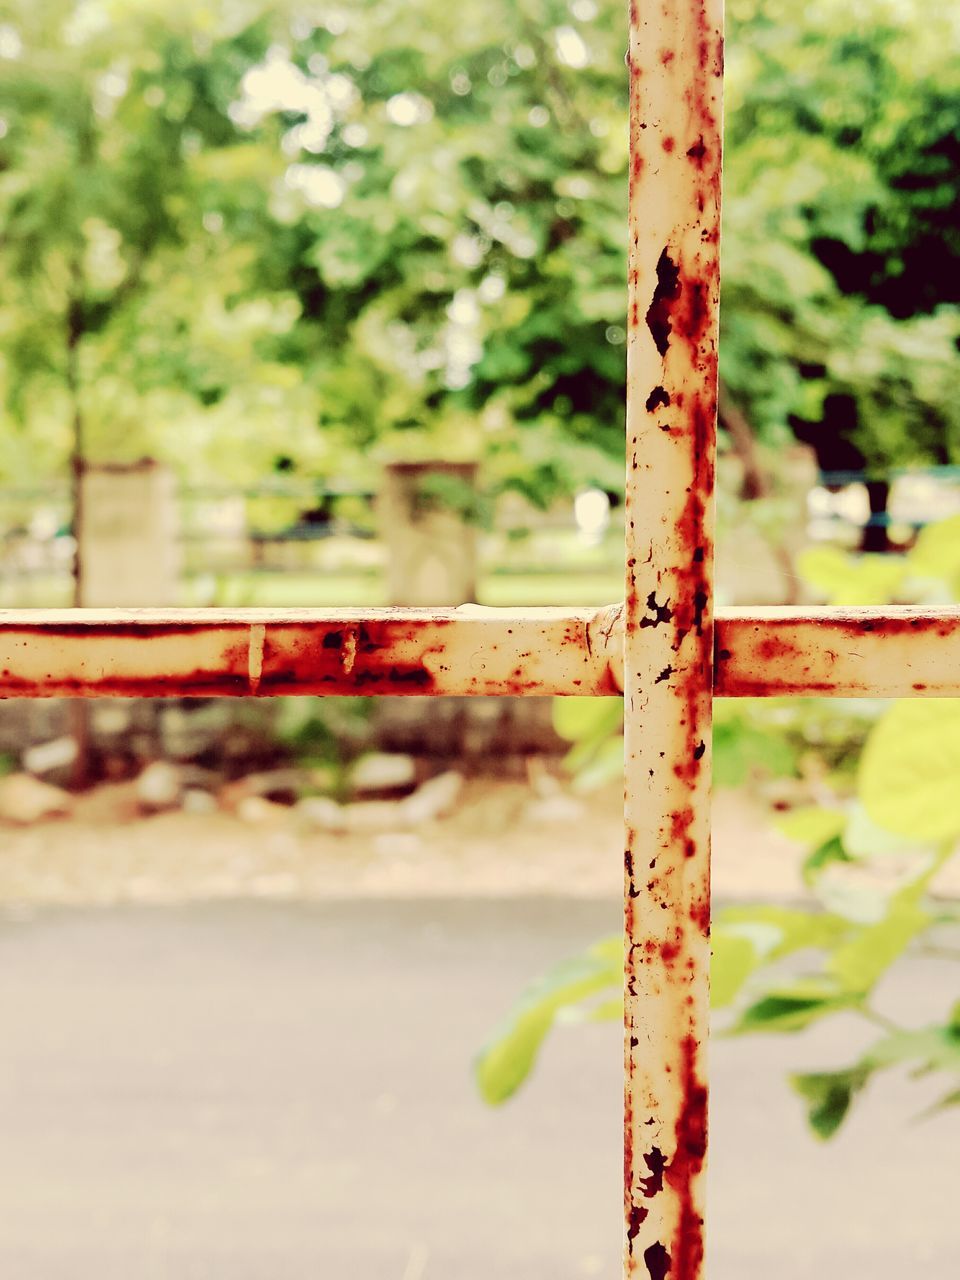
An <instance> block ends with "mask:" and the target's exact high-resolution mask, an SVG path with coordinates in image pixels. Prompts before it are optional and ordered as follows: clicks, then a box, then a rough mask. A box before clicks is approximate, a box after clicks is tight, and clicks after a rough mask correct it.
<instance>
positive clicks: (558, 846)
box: [0, 779, 960, 906]
mask: <svg viewBox="0 0 960 1280" xmlns="http://www.w3.org/2000/svg"><path fill="white" fill-rule="evenodd" d="M561 799H562V800H563V799H564V798H563V797H561ZM621 822H622V819H621V796H620V787H619V785H618V784H614V785H612V786H610V787H608V788H606V789H605V790H603V791H599V792H595V793H593V794H591V795H587V796H577V797H570V803H569V804H568V805H567V807H566V808H564V807H563V805H561V806H560V807H559V811H558V812H554V813H553V814H552V815H550V814H547V815H545V814H544V812H543V810H542V807H541V808H538V800H537V796H536V795H535V793H534V792H533V791H532V790H531V788H530V787H529V786H528V785H527V784H526V783H524V782H513V781H499V780H498V781H495V780H488V779H487V780H485V779H476V780H471V781H468V782H467V784H466V786H465V788H464V791H463V794H462V797H461V800H460V802H459V804H458V806H457V808H456V811H455V812H454V813H453V814H451V815H450V816H449V817H447V818H443V819H439V820H437V821H434V822H432V823H428V824H425V825H423V826H421V827H420V828H419V829H417V830H415V831H409V830H397V831H390V830H384V831H380V832H375V833H373V832H371V833H366V832H364V833H359V832H358V833H351V834H330V833H327V832H318V831H316V830H312V829H310V828H309V827H308V826H306V825H305V824H304V823H303V821H302V820H301V819H300V818H299V817H298V814H297V812H296V811H295V810H293V809H290V810H283V809H279V808H278V807H274V806H271V807H270V816H269V819H268V820H264V821H261V822H258V823H250V822H244V821H241V819H240V818H238V817H237V816H235V815H234V814H231V813H226V812H221V811H216V812H212V813H186V812H181V811H177V812H171V813H163V814H158V815H156V816H152V817H142V816H138V814H137V810H136V802H135V798H134V793H133V788H132V785H131V784H125V783H121V784H115V785H110V786H103V787H100V788H98V789H97V790H96V791H94V792H91V793H90V794H89V795H87V796H83V797H80V798H79V799H78V801H77V803H76V807H75V811H74V815H73V816H72V817H71V818H70V819H60V820H54V821H47V822H42V823H37V824H36V825H33V826H30V827H25V828H16V827H9V826H8V827H5V828H3V830H2V831H0V903H3V904H6V905H8V906H12V905H15V904H17V903H21V904H44V903H46V904H71V905H108V904H112V903H120V902H144V903H149V902H154V903H156V902H190V901H204V900H216V899H224V898H257V899H274V900H279V901H284V900H295V899H300V900H305V901H323V900H328V899H336V898H354V897H377V898H390V897H397V898H414V897H433V896H436V897H449V896H458V897H469V896H490V897H516V896H518V895H535V894H539V895H542V894H545V893H546V894H553V895H559V896H565V897H566V896H569V897H580V898H593V899H597V898H606V897H615V896H618V895H619V894H620V892H621V849H622V843H621V839H622V835H621ZM713 824H714V836H713V848H714V859H713V863H714V893H715V896H716V897H717V898H718V899H727V900H729V899H737V900H745V899H753V898H758V899H760V898H768V899H773V900H784V899H789V898H795V897H798V896H803V894H804V892H805V891H804V888H803V884H802V880H801V877H800V873H799V863H800V860H801V857H802V852H803V851H802V850H801V849H799V848H798V847H797V846H796V845H795V844H793V843H792V842H791V841H789V840H787V839H785V838H784V837H783V836H781V835H780V834H779V833H778V832H777V831H776V830H774V829H773V828H772V827H771V825H770V819H769V812H768V810H767V809H766V808H765V807H764V805H763V804H762V802H761V801H760V800H758V799H756V798H752V797H751V796H750V795H749V794H747V793H744V792H730V791H719V792H718V793H717V795H716V796H715V799H714V807H713ZM953 879H954V880H956V879H957V877H956V875H954V876H953ZM942 887H943V888H945V890H946V891H948V892H957V891H960V884H951V883H947V884H945V885H944V886H942Z"/></svg>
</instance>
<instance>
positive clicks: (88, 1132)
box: [0, 900, 960, 1280]
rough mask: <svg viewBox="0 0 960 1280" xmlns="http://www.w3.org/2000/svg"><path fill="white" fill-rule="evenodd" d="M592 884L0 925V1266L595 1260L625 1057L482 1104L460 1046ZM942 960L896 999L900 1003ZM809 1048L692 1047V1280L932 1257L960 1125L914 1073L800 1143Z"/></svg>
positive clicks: (40, 1279) (940, 989)
mask: <svg viewBox="0 0 960 1280" xmlns="http://www.w3.org/2000/svg"><path fill="white" fill-rule="evenodd" d="M617 912H618V908H617V906H616V904H613V903H611V904H610V905H609V906H607V905H604V904H596V903H595V904H588V903H576V902H561V901H545V900H531V901H523V902H519V901H509V902H502V903H491V902H478V901H471V902H466V901H464V902H446V903H443V902H429V903H424V902H405V903H398V902H390V903H380V902H376V903H360V902H350V903H345V904H342V905H324V906H309V907H307V906H303V907H291V906H279V905H256V904H235V905H216V906H193V907H189V908H176V909H174V908H157V909H150V908H122V909H116V910H105V911H73V912H66V911H63V912H53V911H50V912H44V913H41V914H39V915H35V916H32V917H29V918H26V919H22V920H12V919H6V920H4V921H3V922H0V1018H2V1026H3V1050H2V1054H0V1126H2V1128H0V1141H2V1156H0V1276H2V1277H10V1278H11V1280H582V1278H584V1277H601V1278H602V1280H616V1277H617V1276H618V1274H619V1264H618V1254H619V1234H620V1225H619V1197H620V1192H619V1176H620V1172H619V1165H620V1150H619V1141H620V1138H619V1089H620V1066H619V1059H620V1050H619V1041H618V1035H617V1032H616V1030H615V1029H614V1028H613V1027H609V1026H605V1027H597V1028H591V1029H589V1030H583V1029H578V1030H577V1031H570V1032H565V1033H563V1034H562V1035H561V1036H560V1037H559V1038H558V1039H557V1040H556V1041H555V1043H554V1044H553V1045H552V1046H551V1048H550V1051H549V1053H548V1055H547V1058H546V1060H545V1061H544V1063H543V1065H542V1068H541V1070H540V1071H539V1073H538V1077H537V1080H536V1084H535V1086H534V1087H532V1088H531V1089H529V1090H528V1091H527V1092H526V1093H525V1094H524V1095H522V1096H521V1097H520V1098H519V1099H518V1100H517V1101H516V1102H515V1103H514V1104H512V1105H510V1106H509V1107H507V1108H505V1109H502V1110H500V1111H496V1112H492V1111H489V1110H487V1109H485V1108H484V1107H483V1106H482V1105H481V1104H480V1103H479V1102H478V1101H477V1100H476V1098H475V1096H474V1094H473V1092H472V1087H471V1083H470V1078H469V1074H468V1064H469V1060H470V1057H471V1055H472V1053H473V1051H474V1049H475V1048H476V1046H477V1045H478V1044H479V1043H480V1042H481V1041H482V1039H483V1037H484V1035H485V1033H486V1031H487V1029H488V1028H489V1027H490V1025H491V1023H492V1022H494V1021H495V1020H496V1018H497V1016H498V1014H499V1013H500V1011H501V1010H502V1009H503V1007H504V1006H505V1004H506V1003H507V1002H508V1001H509V999H510V997H511V995H512V994H513V993H514V992H515V991H516V990H517V989H518V987H519V986H520V985H522V983H523V982H524V981H525V980H526V979H527V978H528V977H529V976H530V975H531V974H533V973H536V972H537V971H538V970H540V969H542V968H543V967H544V966H545V965H547V964H549V963H551V962H552V961H553V960H554V959H556V958H558V957H560V956H562V955H563V954H565V953H566V952H568V951H569V950H571V949H572V948H573V947H576V946H578V945H580V944H581V943H584V942H586V941H588V940H590V939H591V938H593V937H594V936H596V935H597V934H598V933H600V932H602V931H605V930H608V929H615V928H616V927H617ZM952 976H953V975H952V974H951V970H950V968H949V966H947V965H945V964H942V963H932V962H931V963H929V964H926V963H924V965H923V966H920V965H919V964H918V965H915V966H914V967H913V969H912V971H911V972H909V973H907V974H906V975H905V976H904V978H902V979H898V981H897V983H896V985H895V986H894V987H892V988H891V989H890V991H889V992H888V1000H889V1003H890V1005H891V1007H892V1008H899V1009H901V1010H903V1009H904V1008H906V1009H909V1010H911V1011H912V1014H913V1015H914V1016H915V1017H916V1018H917V1020H918V1021H921V1020H922V1019H923V1018H924V1017H925V1016H927V1014H928V1013H929V1014H931V1015H933V1014H935V1013H937V1012H938V1011H939V1010H941V1009H942V1008H943V1007H944V1006H945V1005H947V1004H948V1003H949V1001H950V998H951V991H950V981H951V978H952ZM849 1032H850V1029H849V1028H844V1027H842V1026H841V1027H839V1028H838V1029H837V1030H836V1031H832V1032H829V1033H828V1034H826V1035H820V1037H819V1041H818V1040H817V1039H816V1038H814V1039H812V1040H811V1039H809V1038H807V1039H804V1040H801V1041H795V1040H794V1041H786V1042H785V1041H778V1040H774V1039H771V1040H750V1041H746V1040H745V1041H742V1042H736V1043H733V1042H722V1043H718V1044H717V1045H716V1047H715V1049H714V1053H713V1079H714V1115H713V1135H714V1138H713V1172H712V1186H711V1193H712V1199H711V1215H712V1216H711V1224H712V1225H711V1234H710V1258H711V1268H710V1276H711V1278H712V1280H807V1278H808V1277H811V1278H812V1277H818V1280H819V1278H823V1280H835V1278H838V1277H844V1278H847V1277H849V1278H851V1280H859V1278H861V1277H862V1278H863V1280H894V1278H896V1280H903V1277H904V1276H914V1275H922V1276H923V1277H925V1280H931V1278H932V1280H940V1278H941V1277H942V1278H943V1280H947V1277H950V1276H953V1275H955V1274H956V1273H957V1264H956V1256H957V1245H958V1244H960V1224H958V1221H957V1212H956V1202H957V1191H958V1188H960V1173H958V1169H957V1162H956V1152H957V1149H958V1141H957V1140H958V1137H960V1120H958V1118H957V1115H956V1113H954V1116H953V1118H952V1119H949V1120H948V1119H944V1120H942V1121H940V1122H938V1123H936V1124H929V1123H928V1124H925V1125H922V1126H919V1127H918V1126H909V1125H907V1124H906V1123H905V1119H904V1117H905V1115H906V1114H908V1113H909V1112H910V1111H911V1110H912V1109H915V1108H916V1107H917V1106H918V1105H919V1102H920V1099H919V1098H918V1096H917V1095H916V1093H915V1092H914V1089H915V1088H916V1086H910V1085H908V1084H906V1083H905V1082H903V1081H899V1082H898V1081H895V1082H893V1083H892V1084H891V1085H890V1086H888V1087H886V1088H885V1089H884V1090H882V1091H878V1092H877V1093H876V1094H875V1095H874V1096H873V1097H871V1098H870V1099H868V1103H867V1105H866V1106H865V1107H863V1108H862V1109H861V1110H860V1111H859V1112H858V1113H857V1115H856V1116H855V1117H854V1119H853V1122H852V1124H851V1125H850V1127H849V1129H848V1131H847V1132H846V1133H845V1134H844V1135H843V1136H842V1137H841V1139H840V1140H839V1141H838V1142H837V1143H835V1144H834V1145H832V1146H829V1147H820V1146H816V1145H814V1144H813V1143H812V1142H811V1140H810V1139H809V1138H808V1136H807V1134H806V1132H805V1130H804V1127H803V1123H802V1119H801V1116H800V1113H799V1109H798V1108H797V1106H796V1105H795V1102H794V1100H793V1097H792V1095H790V1094H789V1093H788V1092H787V1090H786V1088H785V1086H784V1084H783V1080H782V1075H783V1071H784V1069H785V1068H786V1067H787V1066H796V1065H798V1064H801V1063H803V1064H807V1063H809V1064H811V1065H812V1064H814V1063H817V1062H821V1063H822V1062H824V1061H830V1060H839V1059H840V1058H841V1057H842V1056H844V1054H845V1053H846V1052H847V1051H848V1049H847V1047H846V1046H845V1045H844V1043H843V1036H844V1034H846V1035H847V1038H848V1040H849V1051H852V1049H853V1042H852V1039H850V1034H849Z"/></svg>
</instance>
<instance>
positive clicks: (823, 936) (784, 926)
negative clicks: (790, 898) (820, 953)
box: [717, 905, 851, 960]
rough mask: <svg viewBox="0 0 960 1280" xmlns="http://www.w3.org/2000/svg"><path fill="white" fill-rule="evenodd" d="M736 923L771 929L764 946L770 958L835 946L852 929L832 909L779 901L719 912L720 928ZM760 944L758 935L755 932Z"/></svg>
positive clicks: (742, 927)
mask: <svg viewBox="0 0 960 1280" xmlns="http://www.w3.org/2000/svg"><path fill="white" fill-rule="evenodd" d="M730 926H735V927H736V928H737V929H738V930H742V929H744V928H750V929H753V930H767V931H770V934H772V938H771V940H770V941H768V942H767V943H766V944H765V946H763V947H762V948H759V947H758V949H761V950H762V954H763V955H764V956H765V958H767V959H771V960H777V959H780V958H781V957H782V956H787V955H791V954H793V953H794V952H797V951H804V950H806V949H807V948H812V949H816V950H823V949H826V948H829V947H834V946H836V945H837V943H838V942H840V941H841V940H842V939H844V938H845V937H847V936H848V935H849V934H850V932H851V926H850V924H849V922H848V921H847V920H845V919H843V918H842V917H841V916H837V915H833V914H832V913H831V912H828V911H804V910H802V909H801V908H799V907H779V906H775V905H760V906H744V907H727V908H726V909H725V910H724V911H722V912H721V913H720V915H719V918H718V921H717V927H718V928H728V927H730ZM754 939H755V945H757V940H756V939H757V935H756V934H755V935H754Z"/></svg>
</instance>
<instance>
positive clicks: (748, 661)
mask: <svg viewBox="0 0 960 1280" xmlns="http://www.w3.org/2000/svg"><path fill="white" fill-rule="evenodd" d="M714 690H715V692H716V693H717V694H718V695H722V696H724V697H731V698H750V697H773V696H778V695H779V696H786V695H804V696H809V695H819V696H827V697H837V698H909V697H924V696H926V697H941V698H947V697H957V696H958V695H960V608H958V607H953V608H943V609H923V608H909V607H900V608H897V607H894V606H890V607H886V608H884V609H838V608H833V609H812V610H799V609H749V610H736V611H734V610H724V611H722V612H721V614H720V616H719V617H718V618H717V639H716V670H715V674H714Z"/></svg>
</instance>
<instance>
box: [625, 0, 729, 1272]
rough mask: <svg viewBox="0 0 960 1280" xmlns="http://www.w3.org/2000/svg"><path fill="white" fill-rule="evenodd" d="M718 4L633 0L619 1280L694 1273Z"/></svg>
mask: <svg viewBox="0 0 960 1280" xmlns="http://www.w3.org/2000/svg"><path fill="white" fill-rule="evenodd" d="M722 23H723V9H722V0H656V2H654V0H632V2H631V6H630V46H629V59H628V61H629V66H630V194H629V263H628V266H629V293H628V345H627V508H626V510H627V581H626V619H625V621H626V634H625V638H624V679H625V688H624V698H625V747H626V774H625V805H624V807H625V816H626V840H625V844H626V850H625V864H626V868H625V893H624V899H625V949H626V959H625V969H626V993H625V1001H624V1005H625V1047H624V1059H625V1090H624V1093H625V1116H624V1207H625V1218H626V1248H625V1254H624V1274H625V1276H627V1277H632V1276H642V1277H643V1278H644V1280H668V1278H669V1280H698V1278H699V1277H701V1276H702V1274H703V1254H704V1245H703V1188H704V1180H705V1179H704V1165H705V1160H706V1142H707V1087H706V1079H707V1076H706V1062H705V1055H706V1038H707V1020H708V1003H709V1001H708V995H709V960H710V946H709V932H710V816H709V802H710V726H711V693H712V673H711V664H712V657H713V622H712V604H713V601H712V593H713V583H712V559H713V510H712V509H713V470H714V437H715V424H716V408H717V401H716V376H717V316H718V304H719V284H720V263H719V247H720V246H719V240H720V175H721V111H722V80H723V70H722V60H723V31H722Z"/></svg>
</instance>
